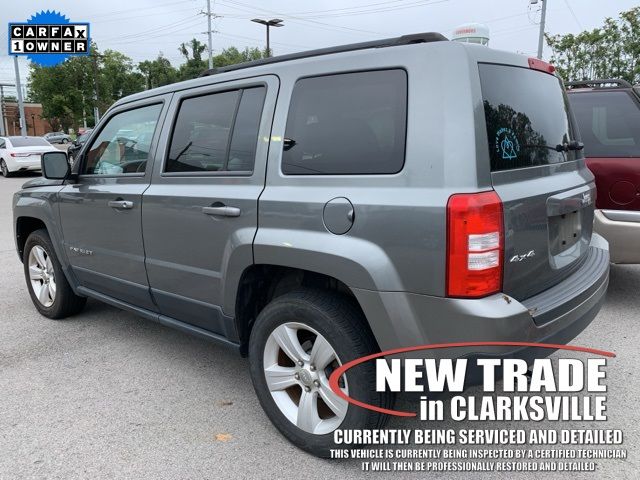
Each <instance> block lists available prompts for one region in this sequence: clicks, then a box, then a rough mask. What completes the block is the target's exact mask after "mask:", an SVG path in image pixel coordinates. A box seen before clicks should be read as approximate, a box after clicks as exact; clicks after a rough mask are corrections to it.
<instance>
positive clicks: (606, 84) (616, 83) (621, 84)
mask: <svg viewBox="0 0 640 480" xmlns="http://www.w3.org/2000/svg"><path fill="white" fill-rule="evenodd" d="M564 85H565V87H568V88H579V87H592V86H593V87H597V88H631V87H632V86H633V85H631V84H630V83H629V82H627V81H626V80H623V79H621V78H603V79H601V80H578V81H576V82H565V84H564Z"/></svg>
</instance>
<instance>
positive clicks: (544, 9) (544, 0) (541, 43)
mask: <svg viewBox="0 0 640 480" xmlns="http://www.w3.org/2000/svg"><path fill="white" fill-rule="evenodd" d="M540 1H541V2H542V16H541V17H540V34H539V36H538V58H539V59H540V60H542V49H543V48H544V25H545V22H546V20H547V0H540Z"/></svg>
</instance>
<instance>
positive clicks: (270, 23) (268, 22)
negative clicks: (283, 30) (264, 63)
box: [251, 18, 284, 57]
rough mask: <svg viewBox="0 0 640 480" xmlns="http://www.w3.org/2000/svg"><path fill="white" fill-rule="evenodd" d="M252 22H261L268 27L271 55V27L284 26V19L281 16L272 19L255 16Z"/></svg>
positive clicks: (268, 52)
mask: <svg viewBox="0 0 640 480" xmlns="http://www.w3.org/2000/svg"><path fill="white" fill-rule="evenodd" d="M251 21H252V22H255V23H259V24H260V25H264V26H266V27H267V57H270V56H271V45H270V44H269V27H284V25H283V23H282V22H283V21H284V20H281V19H279V18H272V19H271V20H263V19H261V18H254V19H253V20H251Z"/></svg>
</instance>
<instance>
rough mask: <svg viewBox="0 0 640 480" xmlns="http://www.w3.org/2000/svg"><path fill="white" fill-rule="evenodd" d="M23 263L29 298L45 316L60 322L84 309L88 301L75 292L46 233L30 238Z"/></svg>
mask: <svg viewBox="0 0 640 480" xmlns="http://www.w3.org/2000/svg"><path fill="white" fill-rule="evenodd" d="M22 261H23V264H24V275H25V278H26V280H27V287H28V289H29V295H31V300H32V301H33V304H34V305H35V307H36V308H37V309H38V311H39V312H40V313H41V314H42V315H44V316H45V317H48V318H53V319H59V318H66V317H68V316H70V315H73V314H75V313H78V312H80V311H81V310H82V308H83V307H84V305H85V303H86V301H87V299H86V297H79V296H77V295H76V294H75V293H73V290H72V289H71V286H70V285H69V282H67V278H66V277H65V275H64V273H63V271H62V266H61V265H60V262H59V261H58V258H57V257H56V254H55V251H54V249H53V245H52V243H51V239H50V238H49V234H48V233H47V231H46V230H36V231H35V232H33V233H32V234H31V235H29V237H28V238H27V241H26V243H25V246H24V252H23V260H22Z"/></svg>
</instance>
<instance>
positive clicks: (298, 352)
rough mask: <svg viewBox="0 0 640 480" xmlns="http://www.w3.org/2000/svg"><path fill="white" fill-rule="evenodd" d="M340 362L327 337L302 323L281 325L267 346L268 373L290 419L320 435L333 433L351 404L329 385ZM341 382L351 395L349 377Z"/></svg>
mask: <svg viewBox="0 0 640 480" xmlns="http://www.w3.org/2000/svg"><path fill="white" fill-rule="evenodd" d="M340 365H341V363H340V359H339V358H338V355H337V354H336V352H335V350H334V349H333V347H332V346H331V344H330V343H329V342H328V341H327V339H326V338H324V337H323V336H322V335H321V334H320V333H318V332H317V331H316V330H314V329H313V328H311V327H309V326H307V325H304V324H302V323H293V322H291V323H285V324H282V325H280V326H278V327H277V328H276V329H275V330H274V331H273V332H271V335H269V338H268V339H267V342H266V345H265V348H264V358H263V367H264V375H265V379H266V382H267V387H268V388H269V391H270V392H271V396H272V397H273V400H274V402H275V404H276V405H277V406H278V408H279V409H280V411H281V412H282V414H283V415H284V416H285V417H287V419H288V420H289V421H290V422H292V423H293V424H294V425H296V426H297V427H298V428H300V429H301V430H304V431H305V432H308V433H313V434H316V435H324V434H327V433H331V432H332V431H333V430H335V429H336V428H338V427H339V426H340V424H341V423H342V421H343V420H344V418H345V416H346V414H347V409H348V406H349V404H348V403H347V402H346V401H345V400H344V399H342V398H341V397H339V396H338V395H337V394H336V393H335V392H333V390H331V388H329V377H330V375H331V372H333V370H335V369H336V368H338V367H339V366H340ZM340 382H341V383H340V388H341V390H342V391H343V392H344V393H346V394H347V395H348V386H347V383H346V379H345V378H344V377H343V378H342V379H341V380H340Z"/></svg>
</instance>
